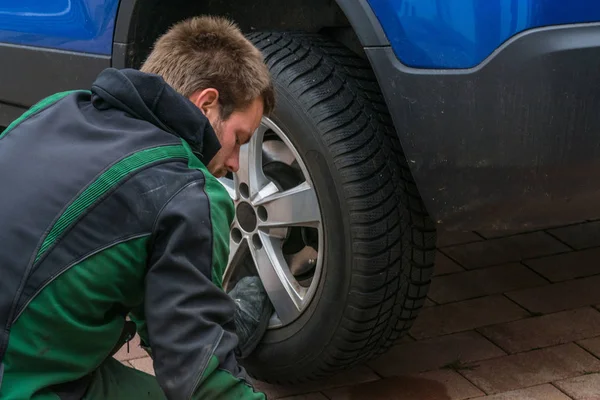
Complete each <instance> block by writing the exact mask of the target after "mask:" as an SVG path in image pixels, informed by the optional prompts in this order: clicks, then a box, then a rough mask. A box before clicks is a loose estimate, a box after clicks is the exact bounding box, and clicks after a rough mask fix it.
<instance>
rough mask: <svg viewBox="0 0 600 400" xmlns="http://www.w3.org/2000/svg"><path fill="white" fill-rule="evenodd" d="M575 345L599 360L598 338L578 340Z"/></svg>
mask: <svg viewBox="0 0 600 400" xmlns="http://www.w3.org/2000/svg"><path fill="white" fill-rule="evenodd" d="M577 344H578V345H580V346H581V347H583V348H584V349H586V350H587V351H589V352H590V353H592V354H593V355H595V356H596V357H598V358H600V337H595V338H590V339H584V340H580V341H578V342H577Z"/></svg>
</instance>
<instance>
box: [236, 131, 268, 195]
mask: <svg viewBox="0 0 600 400" xmlns="http://www.w3.org/2000/svg"><path fill="white" fill-rule="evenodd" d="M266 130H267V127H266V126H265V125H263V124H261V125H260V126H259V128H258V129H257V130H256V132H255V133H254V135H252V139H250V142H249V143H247V144H245V145H243V146H242V147H241V148H240V169H239V171H238V172H237V173H236V176H237V182H236V183H237V184H238V185H239V184H241V183H245V184H247V185H248V188H249V194H250V196H249V197H250V199H252V198H254V196H256V194H257V193H258V192H259V191H260V189H262V188H263V187H265V186H266V185H267V184H268V183H269V180H268V179H267V177H266V176H265V173H264V171H263V167H262V165H263V164H262V161H263V160H262V159H263V150H262V144H263V138H264V136H265V132H266Z"/></svg>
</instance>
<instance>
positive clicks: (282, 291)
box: [249, 232, 306, 324]
mask: <svg viewBox="0 0 600 400" xmlns="http://www.w3.org/2000/svg"><path fill="white" fill-rule="evenodd" d="M258 236H259V237H260V243H259V246H257V243H250V244H249V245H250V252H251V253H252V257H253V258H254V262H255V264H256V268H257V270H258V274H259V275H260V279H261V280H262V283H263V285H264V287H265V290H266V291H267V294H268V295H269V299H270V300H271V303H273V307H274V308H275V312H277V315H278V317H279V319H280V320H281V322H282V323H283V324H287V323H290V322H291V321H293V320H294V319H296V318H297V317H298V315H299V314H300V310H301V309H302V303H303V295H304V294H305V291H306V289H304V288H303V287H301V286H300V285H299V284H298V282H297V281H296V280H295V279H294V277H293V276H292V274H291V272H290V270H289V269H288V268H287V263H286V261H285V259H284V258H283V253H282V252H281V240H279V239H276V238H271V237H269V235H267V234H266V233H264V232H259V233H258ZM253 242H254V241H253Z"/></svg>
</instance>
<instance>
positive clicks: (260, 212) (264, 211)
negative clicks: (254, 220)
mask: <svg viewBox="0 0 600 400" xmlns="http://www.w3.org/2000/svg"><path fill="white" fill-rule="evenodd" d="M256 213H257V214H258V218H260V220H261V221H266V220H267V219H268V218H269V214H268V213H267V209H266V208H265V207H263V206H259V207H258V209H257V210H256Z"/></svg>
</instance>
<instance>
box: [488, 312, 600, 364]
mask: <svg viewBox="0 0 600 400" xmlns="http://www.w3.org/2000/svg"><path fill="white" fill-rule="evenodd" d="M478 331H479V332H480V333H481V334H482V335H484V336H485V337H487V338H488V339H490V340H491V341H492V342H494V343H495V344H497V345H498V346H500V347H501V348H503V349H504V350H506V351H508V352H509V353H511V354H512V353H520V352H522V351H527V350H533V349H537V348H542V347H548V346H556V345H559V344H563V343H569V342H573V341H576V340H581V339H586V338H590V337H595V336H598V335H600V312H598V311H597V310H595V309H593V308H591V307H588V308H580V309H577V310H570V311H563V312H559V313H556V314H549V315H544V316H541V317H533V318H527V319H522V320H520V321H513V322H507V323H504V324H499V325H493V326H487V327H484V328H480V329H478Z"/></svg>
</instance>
